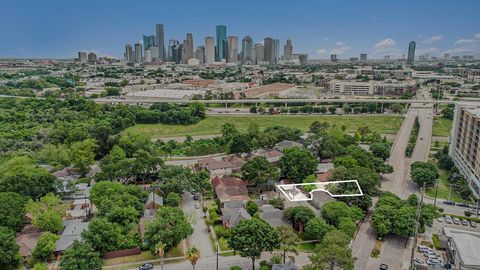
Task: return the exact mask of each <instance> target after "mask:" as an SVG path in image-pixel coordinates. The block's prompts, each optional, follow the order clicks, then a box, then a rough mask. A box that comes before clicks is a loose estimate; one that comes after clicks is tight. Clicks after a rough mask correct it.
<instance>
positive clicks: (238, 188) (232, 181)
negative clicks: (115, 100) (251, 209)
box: [212, 176, 250, 206]
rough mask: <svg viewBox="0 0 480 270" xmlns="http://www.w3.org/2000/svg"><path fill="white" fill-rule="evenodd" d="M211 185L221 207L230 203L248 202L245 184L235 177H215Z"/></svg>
mask: <svg viewBox="0 0 480 270" xmlns="http://www.w3.org/2000/svg"><path fill="white" fill-rule="evenodd" d="M212 185H213V188H214V189H215V193H216V194H217V198H218V200H220V203H221V205H222V206H223V205H224V203H226V202H230V201H244V202H246V201H248V200H249V199H250V197H248V189H247V183H245V182H244V181H242V180H241V179H238V178H235V177H226V178H220V177H218V176H215V177H214V178H213V179H212Z"/></svg>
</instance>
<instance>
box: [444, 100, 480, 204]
mask: <svg viewBox="0 0 480 270" xmlns="http://www.w3.org/2000/svg"><path fill="white" fill-rule="evenodd" d="M479 140H480V104H478V103H477V104H468V103H458V104H457V105H456V106H455V116H454V119H453V129H452V133H451V135H450V149H449V154H450V156H451V157H452V159H453V162H454V163H455V165H456V166H457V168H458V170H459V171H460V173H461V174H462V175H463V176H464V177H465V179H466V180H467V181H468V184H469V185H470V187H471V189H472V191H473V192H474V193H475V194H476V195H477V196H478V195H479V194H480V157H479V155H478V152H479V149H480V147H479Z"/></svg>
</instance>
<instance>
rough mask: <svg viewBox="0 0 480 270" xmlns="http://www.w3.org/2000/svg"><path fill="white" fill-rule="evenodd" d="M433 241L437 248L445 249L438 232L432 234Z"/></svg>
mask: <svg viewBox="0 0 480 270" xmlns="http://www.w3.org/2000/svg"><path fill="white" fill-rule="evenodd" d="M432 242H433V246H434V247H435V249H437V250H443V246H442V241H440V238H438V235H437V234H432Z"/></svg>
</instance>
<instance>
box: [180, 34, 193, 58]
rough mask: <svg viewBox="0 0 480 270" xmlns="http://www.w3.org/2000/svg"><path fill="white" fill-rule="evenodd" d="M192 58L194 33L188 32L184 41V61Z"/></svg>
mask: <svg viewBox="0 0 480 270" xmlns="http://www.w3.org/2000/svg"><path fill="white" fill-rule="evenodd" d="M190 58H193V36H192V33H187V37H186V39H185V40H184V41H183V52H182V63H183V64H187V63H188V59H190Z"/></svg>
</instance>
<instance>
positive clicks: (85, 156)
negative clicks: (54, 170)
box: [70, 139, 97, 175]
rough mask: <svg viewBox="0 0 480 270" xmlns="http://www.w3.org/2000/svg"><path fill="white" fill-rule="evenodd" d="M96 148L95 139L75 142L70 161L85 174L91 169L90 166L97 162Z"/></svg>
mask: <svg viewBox="0 0 480 270" xmlns="http://www.w3.org/2000/svg"><path fill="white" fill-rule="evenodd" d="M96 148H97V144H96V142H95V140H93V139H86V140H83V141H78V142H75V143H73V144H72V146H71V147H70V161H71V163H72V165H73V166H74V167H75V168H76V169H78V171H79V172H80V174H82V175H85V174H87V173H88V172H89V171H90V166H91V165H93V163H94V162H95V150H96Z"/></svg>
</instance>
